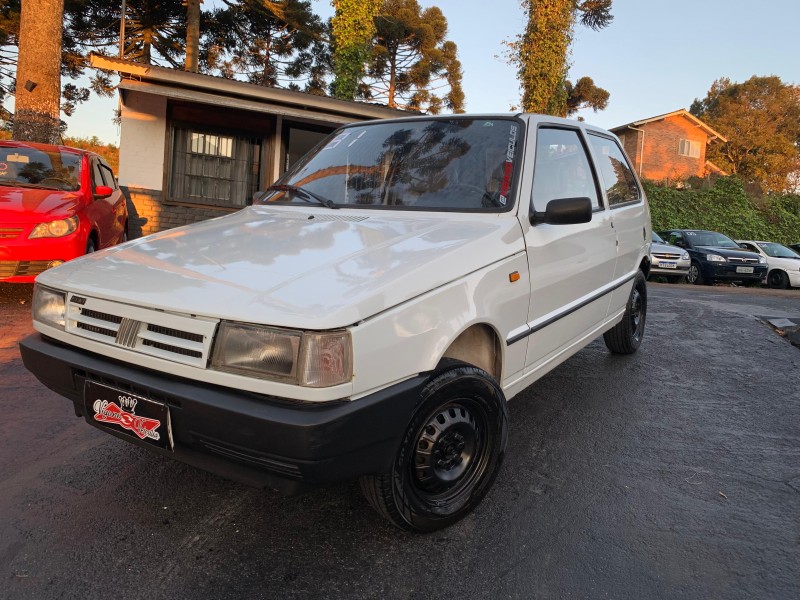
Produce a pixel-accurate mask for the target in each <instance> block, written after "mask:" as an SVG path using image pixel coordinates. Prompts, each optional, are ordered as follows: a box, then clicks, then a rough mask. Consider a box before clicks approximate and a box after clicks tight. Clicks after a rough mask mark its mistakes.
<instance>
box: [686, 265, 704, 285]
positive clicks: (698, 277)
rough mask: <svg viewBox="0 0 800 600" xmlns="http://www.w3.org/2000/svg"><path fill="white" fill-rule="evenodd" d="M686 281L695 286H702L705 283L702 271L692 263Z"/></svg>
mask: <svg viewBox="0 0 800 600" xmlns="http://www.w3.org/2000/svg"><path fill="white" fill-rule="evenodd" d="M686 281H688V282H689V283H693V284H695V285H703V284H704V283H705V282H706V281H705V279H704V278H703V271H702V270H701V269H700V265H698V264H697V263H696V262H693V263H692V264H691V265H690V266H689V272H688V273H687V274H686Z"/></svg>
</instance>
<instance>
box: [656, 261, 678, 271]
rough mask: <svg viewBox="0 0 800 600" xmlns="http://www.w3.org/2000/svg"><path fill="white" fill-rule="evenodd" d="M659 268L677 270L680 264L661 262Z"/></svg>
mask: <svg viewBox="0 0 800 600" xmlns="http://www.w3.org/2000/svg"><path fill="white" fill-rule="evenodd" d="M658 266H659V267H661V268H663V269H677V268H678V263H674V262H664V261H663V260H662V261H659V263H658Z"/></svg>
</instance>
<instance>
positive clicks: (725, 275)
mask: <svg viewBox="0 0 800 600" xmlns="http://www.w3.org/2000/svg"><path fill="white" fill-rule="evenodd" d="M700 264H701V269H702V270H703V277H705V278H706V279H708V280H714V281H744V282H751V281H763V279H764V278H765V277H766V276H767V265H761V264H759V265H746V266H745V265H737V264H731V263H710V262H701V263H700ZM743 266H744V267H752V268H753V272H752V273H738V272H737V271H736V269H737V268H740V267H743Z"/></svg>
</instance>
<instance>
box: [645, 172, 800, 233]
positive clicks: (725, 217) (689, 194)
mask: <svg viewBox="0 0 800 600" xmlns="http://www.w3.org/2000/svg"><path fill="white" fill-rule="evenodd" d="M645 191H646V193H647V199H648V200H649V202H650V211H651V217H652V221H653V230H654V231H661V230H664V229H708V230H711V231H719V232H720V233H724V234H725V235H727V236H728V237H731V238H733V239H745V240H764V241H770V242H778V243H781V244H792V243H798V242H800V195H797V194H785V195H780V196H777V195H770V196H763V197H760V198H751V197H750V196H748V195H747V193H746V192H745V189H744V187H743V186H742V183H741V181H740V180H739V179H738V178H736V177H720V178H719V179H717V180H716V181H715V182H714V185H713V186H712V187H711V188H710V189H707V190H692V189H675V188H670V187H663V186H659V185H657V184H654V183H652V182H645Z"/></svg>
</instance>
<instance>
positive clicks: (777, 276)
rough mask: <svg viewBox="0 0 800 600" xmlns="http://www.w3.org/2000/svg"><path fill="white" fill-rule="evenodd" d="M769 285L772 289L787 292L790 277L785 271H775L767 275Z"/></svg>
mask: <svg viewBox="0 0 800 600" xmlns="http://www.w3.org/2000/svg"><path fill="white" fill-rule="evenodd" d="M767 285H769V287H771V288H775V289H779V290H785V289H786V288H788V287H789V276H788V275H787V274H786V273H784V272H783V271H779V270H778V269H774V270H772V271H770V272H769V275H767Z"/></svg>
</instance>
